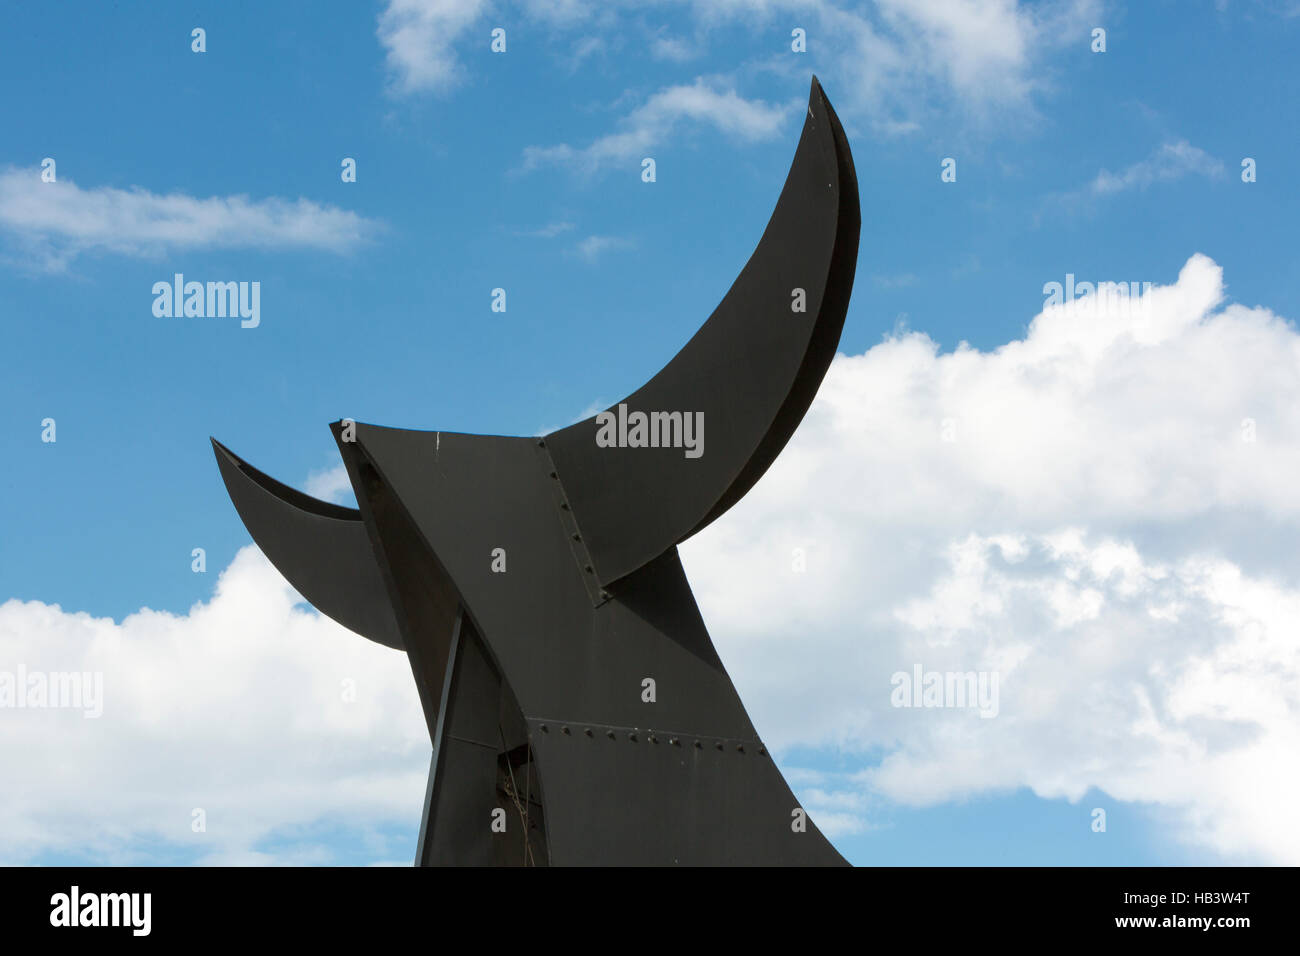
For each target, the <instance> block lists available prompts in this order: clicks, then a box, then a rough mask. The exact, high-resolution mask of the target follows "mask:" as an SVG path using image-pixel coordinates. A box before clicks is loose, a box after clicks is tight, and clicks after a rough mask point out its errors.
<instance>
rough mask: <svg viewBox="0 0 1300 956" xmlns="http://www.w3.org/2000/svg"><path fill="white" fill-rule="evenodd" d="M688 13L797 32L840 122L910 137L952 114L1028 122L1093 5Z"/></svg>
mask: <svg viewBox="0 0 1300 956" xmlns="http://www.w3.org/2000/svg"><path fill="white" fill-rule="evenodd" d="M692 9H693V11H694V14H695V17H696V19H697V22H698V23H700V24H701V26H702V27H703V28H704V29H706V30H714V29H716V28H717V27H718V26H721V25H728V24H730V25H736V26H744V27H745V28H747V29H752V27H753V24H754V23H756V22H757V23H761V24H764V25H768V24H772V23H776V22H778V21H779V22H780V23H781V26H782V27H783V29H786V30H788V29H791V28H793V26H796V25H797V26H800V27H802V28H804V29H805V30H806V31H807V43H808V49H809V51H810V53H811V52H813V51H815V52H816V55H817V58H818V60H817V62H818V72H819V73H820V74H821V78H822V81H823V83H825V84H826V86H827V88H828V89H829V90H830V91H831V93H832V97H833V99H834V101H835V103H836V108H837V109H838V110H839V111H840V112H841V114H844V115H858V116H862V117H864V118H866V119H867V120H868V121H869V122H870V123H871V124H872V125H873V127H875V128H876V129H877V130H878V131H881V132H909V131H912V130H915V129H917V128H919V127H920V126H921V125H923V124H924V123H925V122H926V121H927V120H932V119H933V118H934V117H935V116H936V115H941V114H948V113H949V112H950V111H953V110H955V111H956V113H957V114H959V115H964V116H969V117H970V118H973V119H977V120H981V121H983V120H987V119H989V118H992V117H997V118H1000V119H1002V120H1008V119H1013V118H1015V117H1017V116H1018V117H1020V118H1021V119H1026V118H1032V117H1033V116H1034V115H1035V108H1034V97H1035V95H1036V94H1038V93H1040V92H1043V91H1046V90H1047V89H1048V87H1049V86H1050V77H1049V73H1048V69H1049V67H1050V61H1051V58H1052V56H1053V54H1054V53H1056V52H1057V51H1059V50H1061V49H1064V48H1068V47H1069V46H1070V45H1072V44H1077V45H1081V46H1083V47H1084V48H1086V43H1087V40H1088V35H1089V34H1088V30H1089V29H1090V28H1091V27H1093V26H1096V25H1097V17H1098V16H1099V15H1100V11H1101V3H1100V2H1099V0H1049V2H1044V3H1035V4H1028V3H1019V2H1017V0H876V2H874V3H868V4H859V5H852V6H850V5H847V4H839V3H835V2H831V0H693V3H692ZM787 24H789V26H786V25H787ZM775 65H776V66H777V68H778V69H783V70H784V71H786V72H788V73H790V74H791V75H792V76H793V75H796V74H802V73H803V72H804V71H805V67H804V65H803V63H802V62H801V61H800V60H799V58H798V57H795V58H793V59H792V58H789V57H787V58H785V59H784V61H782V62H780V63H777V64H775ZM945 125H948V124H947V123H946V122H945Z"/></svg>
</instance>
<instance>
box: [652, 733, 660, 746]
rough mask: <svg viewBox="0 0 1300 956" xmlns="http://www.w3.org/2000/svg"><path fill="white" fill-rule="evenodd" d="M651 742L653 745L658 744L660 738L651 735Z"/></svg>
mask: <svg viewBox="0 0 1300 956" xmlns="http://www.w3.org/2000/svg"><path fill="white" fill-rule="evenodd" d="M650 742H651V743H652V744H657V743H659V738H658V737H656V736H655V735H654V734H651V735H650Z"/></svg>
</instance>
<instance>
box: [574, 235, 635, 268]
mask: <svg viewBox="0 0 1300 956" xmlns="http://www.w3.org/2000/svg"><path fill="white" fill-rule="evenodd" d="M631 245H632V242H631V240H629V239H624V238H622V237H620V236H587V238H585V239H583V240H581V241H579V243H578V244H577V245H576V246H575V247H574V252H575V253H576V254H577V255H578V257H579V258H580V259H583V260H585V261H587V262H595V261H596V260H597V259H599V258H600V257H601V255H603V254H604V253H606V252H609V251H610V250H612V249H627V248H628V247H630V246H631Z"/></svg>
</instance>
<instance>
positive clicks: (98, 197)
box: [0, 167, 379, 270]
mask: <svg viewBox="0 0 1300 956" xmlns="http://www.w3.org/2000/svg"><path fill="white" fill-rule="evenodd" d="M378 229H379V224H378V223H376V222H373V221H371V220H368V219H365V218H364V217H362V216H359V215H357V214H356V213H354V212H349V211H347V210H344V209H339V208H337V207H335V206H329V205H323V204H321V203H315V202H312V201H310V200H307V199H297V200H287V199H279V198H274V197H273V198H269V199H260V200H255V199H250V198H249V197H248V196H211V197H208V198H206V199H200V198H197V197H194V196H188V195H186V194H184V193H167V194H159V193H152V192H149V191H148V190H146V189H140V188H132V189H117V188H115V187H111V186H96V187H91V188H86V189H83V188H82V187H80V186H78V185H77V184H76V183H74V182H72V181H70V180H67V179H59V180H58V181H57V182H51V183H47V182H42V181H41V170H39V169H35V168H32V169H21V168H14V167H10V168H7V169H4V170H0V233H3V234H4V235H5V236H6V237H7V238H8V239H9V240H10V242H11V243H13V244H14V245H16V246H17V247H18V248H20V249H21V250H22V251H23V252H24V253H25V259H26V260H27V261H28V262H29V264H32V263H34V264H36V265H38V266H40V267H42V268H45V269H54V270H57V269H61V268H63V267H65V266H66V264H67V263H68V261H69V260H70V259H72V258H74V257H75V256H76V255H78V254H79V253H83V252H108V253H115V254H119V255H132V256H149V255H158V254H161V253H163V252H165V251H167V250H169V249H195V248H227V249H241V248H245V249H246V248H254V249H278V248H306V249H324V250H327V251H329V252H334V253H344V252H348V251H350V250H352V249H354V248H355V247H356V246H358V245H359V244H360V243H362V242H363V241H364V240H366V239H367V238H368V237H369V236H371V235H372V234H374V233H375V232H376V231H377V230H378Z"/></svg>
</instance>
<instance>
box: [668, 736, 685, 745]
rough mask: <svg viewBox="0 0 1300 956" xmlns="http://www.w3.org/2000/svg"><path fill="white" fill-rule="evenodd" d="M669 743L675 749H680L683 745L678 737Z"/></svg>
mask: <svg viewBox="0 0 1300 956" xmlns="http://www.w3.org/2000/svg"><path fill="white" fill-rule="evenodd" d="M668 742H669V743H670V744H672V745H673V746H674V747H680V746H681V745H682V742H681V741H680V740H678V739H677V738H676V737H674V738H672V739H671V740H669V741H668Z"/></svg>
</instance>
